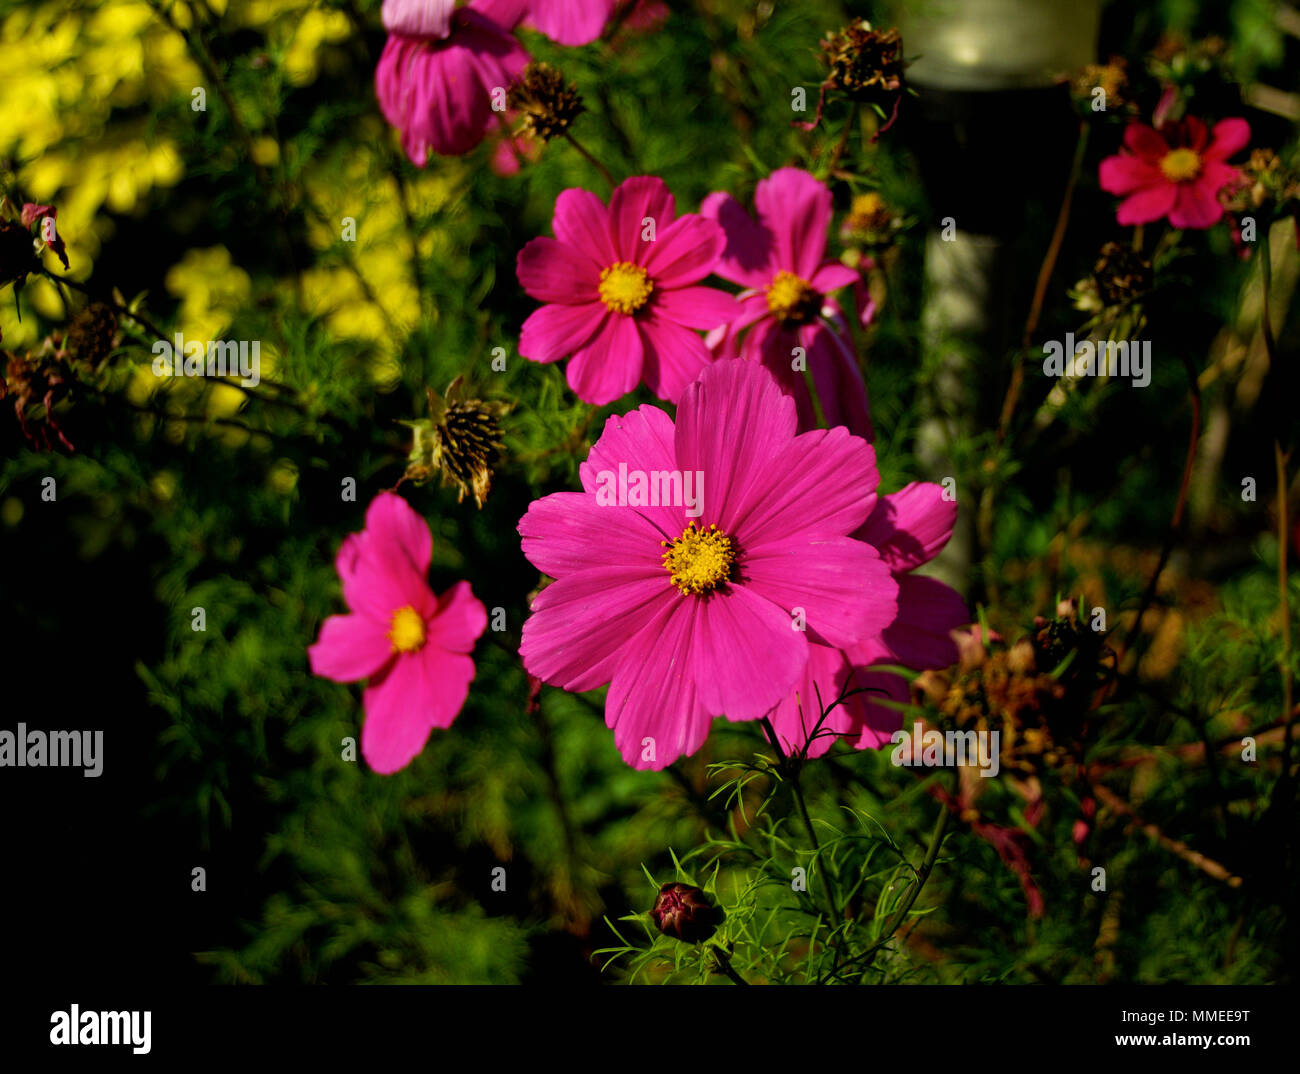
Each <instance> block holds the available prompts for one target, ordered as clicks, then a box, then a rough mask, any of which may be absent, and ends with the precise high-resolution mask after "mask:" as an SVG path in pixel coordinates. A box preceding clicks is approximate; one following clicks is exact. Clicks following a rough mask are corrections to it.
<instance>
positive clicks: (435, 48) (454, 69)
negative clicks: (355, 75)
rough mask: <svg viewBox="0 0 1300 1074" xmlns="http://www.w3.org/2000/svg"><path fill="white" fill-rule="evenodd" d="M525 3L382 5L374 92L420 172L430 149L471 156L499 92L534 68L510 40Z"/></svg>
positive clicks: (404, 0) (411, 1)
mask: <svg viewBox="0 0 1300 1074" xmlns="http://www.w3.org/2000/svg"><path fill="white" fill-rule="evenodd" d="M526 4H527V0H473V2H472V3H470V4H469V5H468V6H467V7H461V8H457V7H456V0H384V6H383V20H384V27H385V29H387V30H388V35H389V36H388V41H387V42H386V43H385V44H384V51H383V53H382V54H381V55H380V57H379V64H378V65H377V66H376V68H375V94H376V96H377V97H378V98H379V107H380V109H381V110H382V111H383V113H384V118H385V119H387V120H388V122H389V123H391V124H392V125H393V126H394V127H396V128H397V129H398V130H400V131H401V132H402V148H403V149H404V150H405V151H406V155H407V156H408V157H410V158H411V162H412V163H413V164H415V165H416V166H417V167H421V168H423V167H424V165H425V163H426V162H427V161H428V158H429V153H430V151H432V152H434V153H441V154H444V155H456V154H460V153H466V152H468V151H469V150H471V149H473V148H474V146H476V145H478V144H479V142H481V141H482V140H483V136H484V135H485V134H486V133H487V130H488V128H489V127H490V126H492V121H493V120H494V119H495V118H496V116H495V113H494V112H493V108H492V104H493V97H492V95H493V92H494V91H495V90H498V89H500V90H502V91H504V90H505V89H506V88H507V87H508V86H509V85H510V84H511V82H513V81H514V79H515V78H516V77H517V76H518V74H519V72H520V71H522V70H523V69H524V68H525V67H526V66H527V65H528V53H527V52H525V51H524V49H523V46H522V45H520V44H519V42H518V41H516V40H515V39H514V38H513V37H512V36H511V35H510V31H511V30H513V29H514V27H515V26H516V25H517V24H518V22H519V20H520V19H521V18H522V17H523V14H524V9H525V6H526Z"/></svg>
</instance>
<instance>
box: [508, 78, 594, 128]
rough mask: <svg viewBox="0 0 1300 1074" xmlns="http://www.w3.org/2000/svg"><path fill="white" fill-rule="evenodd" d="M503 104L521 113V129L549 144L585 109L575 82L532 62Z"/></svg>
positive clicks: (512, 87) (511, 88) (571, 124)
mask: <svg viewBox="0 0 1300 1074" xmlns="http://www.w3.org/2000/svg"><path fill="white" fill-rule="evenodd" d="M506 103H507V104H508V105H509V106H510V107H511V108H512V109H515V110H517V111H518V112H520V113H522V115H523V117H524V128H523V129H524V130H525V131H527V132H528V133H530V134H532V135H534V136H535V137H537V138H540V139H541V140H542V141H543V142H549V141H550V140H551V139H552V138H558V137H559V136H560V135H562V134H564V133H565V131H567V130H568V129H569V128H570V127H571V126H573V122H574V120H576V119H577V118H578V117H579V116H580V115H582V113H583V112H585V111H586V110H587V109H586V107H585V106H584V105H583V103H582V97H581V96H579V94H578V87H577V84H576V83H573V82H567V83H566V82H565V81H564V75H562V74H561V73H560V72H559V71H557V70H556V69H555V68H554V67H552V66H551V65H550V64H546V63H540V62H534V63H530V64H529V65H528V66H527V67H526V68H524V73H523V74H522V75H521V76H520V78H519V81H518V82H516V83H515V84H514V85H513V86H511V87H510V90H509V91H508V93H507V94H506Z"/></svg>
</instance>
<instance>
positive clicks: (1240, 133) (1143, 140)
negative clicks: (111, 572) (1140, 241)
mask: <svg viewBox="0 0 1300 1074" xmlns="http://www.w3.org/2000/svg"><path fill="white" fill-rule="evenodd" d="M1249 141H1250V125H1249V124H1248V123H1247V122H1246V121H1245V120H1244V119H1225V120H1223V121H1221V122H1219V123H1216V124H1215V125H1214V131H1213V132H1212V133H1211V132H1209V131H1207V130H1206V129H1205V124H1204V123H1202V122H1201V121H1200V120H1199V119H1197V118H1196V117H1195V116H1188V117H1187V118H1185V119H1183V120H1181V121H1180V122H1177V123H1167V124H1165V125H1164V126H1163V127H1162V128H1161V129H1160V130H1158V131H1157V130H1155V129H1153V128H1151V127H1148V126H1147V125H1146V124H1145V123H1137V122H1134V123H1130V124H1129V125H1128V127H1127V128H1126V129H1125V131H1124V146H1125V148H1126V149H1127V150H1128V152H1126V153H1119V154H1117V155H1116V156H1113V157H1107V158H1106V159H1105V160H1103V161H1102V162H1101V171H1100V176H1099V178H1100V181H1101V188H1102V189H1103V190H1105V191H1107V192H1108V193H1111V194H1119V195H1122V196H1123V197H1124V200H1123V201H1122V202H1120V206H1119V212H1118V213H1117V215H1116V219H1117V220H1118V222H1119V223H1120V224H1124V225H1129V224H1149V223H1151V222H1152V221H1154V220H1159V219H1160V218H1161V217H1163V216H1168V217H1169V222H1170V223H1171V224H1172V225H1173V226H1174V227H1179V228H1208V227H1212V226H1213V225H1214V224H1216V223H1218V221H1219V218H1220V217H1221V216H1223V206H1222V205H1221V204H1220V203H1219V191H1220V190H1222V189H1223V188H1224V187H1225V186H1227V185H1228V184H1229V183H1231V182H1232V181H1234V180H1235V179H1237V178H1238V177H1239V174H1240V173H1239V172H1238V171H1237V169H1236V168H1234V167H1232V166H1231V165H1230V164H1228V163H1226V161H1227V159H1228V157H1230V156H1232V155H1233V154H1234V153H1237V152H1239V151H1240V150H1242V149H1244V148H1245V147H1246V143H1247V142H1249Z"/></svg>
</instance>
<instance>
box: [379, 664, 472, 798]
mask: <svg viewBox="0 0 1300 1074" xmlns="http://www.w3.org/2000/svg"><path fill="white" fill-rule="evenodd" d="M473 678H474V661H473V660H471V659H470V658H469V657H468V656H462V655H460V654H459V653H447V652H443V651H442V650H441V649H439V648H437V646H433V645H426V646H424V648H422V649H421V650H420V651H419V652H416V653H405V654H402V655H400V656H399V657H398V658H397V659H396V660H394V661H393V664H392V666H391V668H390V669H389V671H388V673H387V674H386V675H385V676H384V677H383V678H381V679H379V680H377V681H375V682H372V683H371V684H370V685H369V686H367V687H366V689H365V691H364V692H363V693H362V703H363V704H364V706H365V710H366V718H365V722H364V723H363V724H362V726H361V755H362V756H363V757H364V758H365V759H366V764H368V765H369V766H370V767H371V768H372V769H373V770H374V771H375V772H377V773H379V774H380V775H390V774H392V773H393V772H397V771H399V770H400V769H403V768H405V767H406V766H407V765H408V764H410V763H411V761H413V760H414V759H415V758H416V757H417V756H418V755H419V753H420V751H421V750H422V749H424V744H425V743H426V742H427V741H428V740H429V732H430V731H432V730H433V729H434V728H435V727H449V726H451V723H452V721H453V720H454V719H455V718H456V716H457V714H458V713H459V712H460V709H461V706H462V705H464V703H465V697H466V695H467V694H468V693H469V684H470V682H471V681H472V680H473Z"/></svg>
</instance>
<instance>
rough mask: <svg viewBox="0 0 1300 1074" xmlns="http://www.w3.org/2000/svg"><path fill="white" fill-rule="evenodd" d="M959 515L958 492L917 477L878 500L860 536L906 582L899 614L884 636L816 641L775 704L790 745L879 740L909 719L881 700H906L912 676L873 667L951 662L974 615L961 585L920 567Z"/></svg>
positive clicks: (869, 745)
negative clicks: (790, 689) (794, 683)
mask: <svg viewBox="0 0 1300 1074" xmlns="http://www.w3.org/2000/svg"><path fill="white" fill-rule="evenodd" d="M956 519H957V504H956V502H955V501H949V500H945V499H944V498H943V489H942V488H941V487H940V486H939V485H934V484H929V483H923V482H913V483H912V484H910V485H907V486H905V487H903V488H901V489H899V491H898V492H895V493H893V494H891V495H889V496H882V497H881V498H880V499H878V500H877V501H876V506H875V509H874V510H873V511H872V512H871V515H870V517H869V518H868V519H867V521H866V523H865V524H864V525H863V526H862V528H861V529H859V530H858V531H857V532H856V533H855V534H854V536H855V537H857V538H858V539H859V540H863V541H866V542H867V543H868V544H870V545H871V546H872V547H874V548H875V549H876V550H877V551H878V552H879V553H880V556H881V558H882V559H883V560H884V562H885V563H886V564H887V565H888V566H889V569H890V570H891V571H892V572H893V575H894V581H895V582H896V583H897V584H898V614H897V616H896V618H895V619H894V620H893V622H891V623H890V624H889V625H888V626H887V627H886V628H885V630H884V631H883V632H882V633H881V634H880V635H879V636H878V637H876V638H871V639H869V640H867V641H862V642H858V643H857V644H855V645H850V646H845V647H841V648H833V647H831V646H827V645H820V644H813V645H810V646H809V650H810V654H809V660H808V668H807V671H806V672H805V673H804V676H803V678H802V679H801V680H800V683H799V686H798V689H797V691H796V692H794V693H791V694H790V695H789V696H788V697H786V698H785V699H784V700H783V701H782V702H781V704H780V705H778V706H777V708H776V710H775V711H774V712H773V713H772V726H773V728H774V729H775V731H776V733H777V736H778V738H780V739H782V740H783V744H784V748H785V749H787V750H794V751H798V750H800V749H802V748H803V746H804V744H805V743H807V742H808V740H809V737H810V736H811V735H813V732H814V730H815V731H816V732H817V734H816V736H815V737H814V738H813V741H812V742H811V743H809V746H808V755H809V756H811V757H819V756H821V755H822V754H823V753H825V752H826V751H827V750H828V749H830V747H831V745H832V744H833V743H834V741H835V739H836V738H844V739H846V740H848V741H850V742H852V743H853V745H854V746H856V747H857V748H858V749H879V748H880V747H881V746H883V745H885V744H886V743H887V742H889V741H890V736H891V735H892V734H893V733H894V732H895V731H897V730H898V729H899V728H900V727H902V726H903V714H902V712H901V711H900V710H899V709H897V708H891V707H889V706H888V705H886V704H882V703H881V702H882V701H890V702H896V703H900V704H902V703H906V702H907V700H908V688H907V681H906V680H905V679H904V678H903V677H902V676H901V675H897V674H893V673H890V672H884V671H872V670H869V669H870V668H871V667H872V665H873V664H897V665H901V666H903V667H907V668H911V669H912V670H913V671H925V670H927V669H930V668H934V669H938V668H946V667H950V666H951V665H952V664H955V663H956V662H957V657H958V653H957V645H956V643H955V642H954V641H953V639H952V631H954V630H956V629H957V628H959V627H962V626H965V625H966V624H967V623H969V622H970V613H969V612H968V611H967V609H966V602H965V601H964V600H963V599H962V597H961V594H959V593H958V592H957V591H956V590H955V589H953V588H951V587H950V586H947V585H945V584H944V583H943V582H940V581H937V580H936V579H934V578H926V577H923V576H921V575H916V574H912V573H911V572H912V571H914V570H915V569H916V568H917V567H919V566H921V565H922V564H923V563H928V562H929V561H930V560H931V559H933V558H934V557H935V556H936V555H938V553H939V551H940V550H941V549H942V548H943V546H944V545H946V544H947V543H948V539H949V538H950V537H951V536H952V528H953V524H954V523H955V522H956ZM857 689H864V690H866V691H867V692H866V693H858V694H854V695H853V696H852V697H850V698H848V699H847V700H846V701H845V702H844V703H843V704H841V705H838V706H836V707H835V708H834V709H832V710H831V712H830V713H829V714H828V715H827V717H826V720H825V721H824V722H821V725H820V727H818V723H819V720H820V717H821V713H822V709H823V708H824V707H827V706H829V705H830V704H831V703H832V702H833V701H835V699H836V698H838V697H839V696H840V695H841V694H843V693H845V692H846V691H850V690H857Z"/></svg>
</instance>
